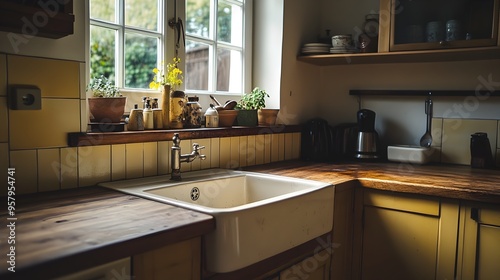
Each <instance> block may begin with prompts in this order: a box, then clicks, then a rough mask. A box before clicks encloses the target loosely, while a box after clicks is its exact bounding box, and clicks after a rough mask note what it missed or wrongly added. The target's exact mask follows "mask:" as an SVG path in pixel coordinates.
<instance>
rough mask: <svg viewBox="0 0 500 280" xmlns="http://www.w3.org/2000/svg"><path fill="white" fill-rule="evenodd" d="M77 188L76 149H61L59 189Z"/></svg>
mask: <svg viewBox="0 0 500 280" xmlns="http://www.w3.org/2000/svg"><path fill="white" fill-rule="evenodd" d="M76 187H78V148H76V147H72V148H62V149H61V189H70V188H76Z"/></svg>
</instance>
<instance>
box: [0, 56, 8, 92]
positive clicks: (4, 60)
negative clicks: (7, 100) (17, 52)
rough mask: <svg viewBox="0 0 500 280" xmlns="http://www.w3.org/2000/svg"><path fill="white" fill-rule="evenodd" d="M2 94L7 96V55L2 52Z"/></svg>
mask: <svg viewBox="0 0 500 280" xmlns="http://www.w3.org/2000/svg"><path fill="white" fill-rule="evenodd" d="M0 96H7V56H6V55H5V54H0Z"/></svg>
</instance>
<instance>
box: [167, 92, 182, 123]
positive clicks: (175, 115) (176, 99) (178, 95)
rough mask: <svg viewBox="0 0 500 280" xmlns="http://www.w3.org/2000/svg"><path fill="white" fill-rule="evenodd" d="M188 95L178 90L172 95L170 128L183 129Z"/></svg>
mask: <svg viewBox="0 0 500 280" xmlns="http://www.w3.org/2000/svg"><path fill="white" fill-rule="evenodd" d="M185 96H186V94H185V93H184V92H183V91H180V90H176V91H173V92H172V93H170V112H169V114H170V125H169V126H170V128H182V127H183V126H182V123H183V121H182V119H183V115H184V102H185V100H184V99H185ZM164 125H165V124H164Z"/></svg>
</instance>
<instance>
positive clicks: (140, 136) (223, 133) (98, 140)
mask: <svg viewBox="0 0 500 280" xmlns="http://www.w3.org/2000/svg"><path fill="white" fill-rule="evenodd" d="M300 131H301V126H300V125H276V126H256V127H245V126H233V127H219V128H194V129H168V130H145V131H124V132H70V133H68V146H70V147H83V146H97V145H112V144H128V143H141V142H157V141H170V140H172V137H173V136H174V133H179V136H180V138H181V139H202V138H218V137H232V136H246V135H262V134H278V133H293V132H300Z"/></svg>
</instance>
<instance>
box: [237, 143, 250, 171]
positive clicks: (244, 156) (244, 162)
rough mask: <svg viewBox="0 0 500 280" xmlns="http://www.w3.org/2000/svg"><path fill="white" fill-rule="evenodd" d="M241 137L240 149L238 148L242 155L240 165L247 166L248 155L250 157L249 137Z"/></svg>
mask: <svg viewBox="0 0 500 280" xmlns="http://www.w3.org/2000/svg"><path fill="white" fill-rule="evenodd" d="M239 138H240V139H239V140H240V143H239V149H238V150H239V156H240V162H239V166H240V167H245V166H247V157H248V137H247V136H240V137H239Z"/></svg>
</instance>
